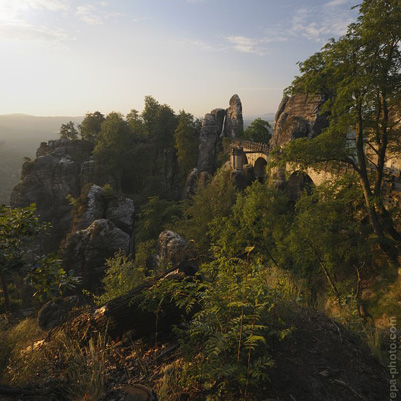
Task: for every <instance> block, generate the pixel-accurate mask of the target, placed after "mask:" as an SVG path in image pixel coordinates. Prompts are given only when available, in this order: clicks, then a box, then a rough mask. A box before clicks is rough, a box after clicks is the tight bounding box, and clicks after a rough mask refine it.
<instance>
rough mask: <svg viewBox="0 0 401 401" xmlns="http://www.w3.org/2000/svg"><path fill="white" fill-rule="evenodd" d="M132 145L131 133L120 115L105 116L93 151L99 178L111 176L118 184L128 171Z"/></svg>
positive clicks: (114, 113)
mask: <svg viewBox="0 0 401 401" xmlns="http://www.w3.org/2000/svg"><path fill="white" fill-rule="evenodd" d="M133 145H134V138H133V135H132V131H131V129H130V127H129V125H128V123H127V121H126V120H124V118H123V116H122V115H121V114H120V113H116V112H112V113H110V114H108V115H107V117H106V118H105V120H104V121H103V123H102V125H101V130H100V132H99V135H98V137H97V144H96V146H95V149H94V155H95V158H96V159H97V160H98V162H99V164H98V166H97V168H98V175H99V176H102V177H103V176H105V175H106V176H111V177H112V178H113V179H115V180H116V181H117V182H118V184H121V183H122V180H123V176H124V174H127V173H128V172H129V170H130V166H131V163H132V159H131V152H132V149H133Z"/></svg>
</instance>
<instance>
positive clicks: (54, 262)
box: [26, 255, 80, 303]
mask: <svg viewBox="0 0 401 401" xmlns="http://www.w3.org/2000/svg"><path fill="white" fill-rule="evenodd" d="M26 280H27V281H28V282H29V283H30V284H31V285H32V286H33V288H35V290H36V292H35V293H34V294H33V296H34V297H36V298H37V299H39V301H40V302H41V303H45V302H46V301H48V300H50V299H53V298H56V297H58V296H63V295H64V293H65V292H66V291H68V290H72V289H74V288H76V286H77V285H78V284H79V283H80V277H78V276H75V273H74V271H73V270H70V271H69V272H68V273H67V272H66V271H65V270H64V269H63V268H62V266H61V260H59V259H57V257H56V256H55V255H46V256H38V257H36V258H35V261H34V264H33V265H31V266H30V268H29V270H28V275H27V277H26Z"/></svg>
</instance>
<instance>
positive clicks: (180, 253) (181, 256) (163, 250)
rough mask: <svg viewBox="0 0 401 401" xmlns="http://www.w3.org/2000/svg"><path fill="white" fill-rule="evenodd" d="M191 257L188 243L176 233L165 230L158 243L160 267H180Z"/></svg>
mask: <svg viewBox="0 0 401 401" xmlns="http://www.w3.org/2000/svg"><path fill="white" fill-rule="evenodd" d="M189 257H190V251H189V245H188V242H187V241H186V240H185V239H184V238H182V237H181V236H180V235H179V234H177V233H175V232H174V231H170V230H165V231H162V232H161V233H160V235H159V238H158V241H157V259H158V263H159V266H167V265H173V266H178V265H179V264H180V263H181V262H183V261H186V260H188V258H189Z"/></svg>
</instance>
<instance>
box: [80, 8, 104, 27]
mask: <svg viewBox="0 0 401 401" xmlns="http://www.w3.org/2000/svg"><path fill="white" fill-rule="evenodd" d="M75 14H76V15H77V17H78V18H79V19H80V20H81V21H83V22H85V23H86V24H89V25H102V24H103V18H102V16H101V15H100V13H99V12H98V11H97V9H96V8H95V7H94V6H92V5H86V6H79V7H77V9H76V11H75Z"/></svg>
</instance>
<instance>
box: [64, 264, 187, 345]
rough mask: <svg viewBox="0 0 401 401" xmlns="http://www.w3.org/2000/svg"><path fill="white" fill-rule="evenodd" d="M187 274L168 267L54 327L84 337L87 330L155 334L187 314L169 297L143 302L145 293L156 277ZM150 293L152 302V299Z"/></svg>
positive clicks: (113, 334)
mask: <svg viewBox="0 0 401 401" xmlns="http://www.w3.org/2000/svg"><path fill="white" fill-rule="evenodd" d="M188 276H189V275H188V274H185V272H183V271H180V270H179V269H170V270H169V271H168V272H167V273H166V274H165V275H164V276H162V277H158V278H157V279H155V280H152V282H149V283H145V284H142V285H140V286H138V287H136V288H134V289H132V290H131V291H130V292H128V293H127V294H125V295H122V296H120V297H118V298H115V299H113V300H111V301H109V302H107V303H106V304H105V305H103V306H101V307H99V308H97V309H94V310H91V311H88V312H84V313H83V314H81V315H79V316H77V317H76V318H74V319H72V320H71V321H68V322H66V323H64V324H63V325H62V326H60V327H59V328H58V329H57V331H60V330H62V331H64V332H66V333H67V334H69V335H71V336H73V337H78V338H80V339H83V338H86V337H87V336H88V334H93V333H97V332H100V333H107V334H108V335H110V336H111V337H113V338H116V337H121V336H122V335H123V334H124V333H125V332H127V331H132V335H133V338H140V337H145V336H153V335H154V336H156V337H157V334H158V333H159V332H161V331H166V330H170V329H171V328H172V326H173V325H175V324H178V323H180V322H181V320H182V317H183V316H185V317H188V315H187V314H186V313H184V311H182V310H181V309H180V308H178V307H177V306H176V305H175V303H174V301H172V300H171V299H165V298H162V297H161V298H160V299H159V300H157V301H156V303H155V305H154V306H153V308H151V307H149V305H146V304H147V302H146V294H147V292H148V291H150V290H151V289H152V287H153V286H154V285H155V284H156V283H157V282H158V281H159V280H165V279H169V280H183V279H184V278H185V277H188ZM153 301H154V300H153V297H152V302H153Z"/></svg>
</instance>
